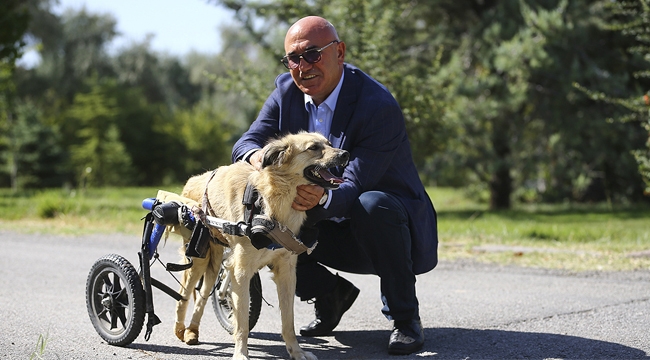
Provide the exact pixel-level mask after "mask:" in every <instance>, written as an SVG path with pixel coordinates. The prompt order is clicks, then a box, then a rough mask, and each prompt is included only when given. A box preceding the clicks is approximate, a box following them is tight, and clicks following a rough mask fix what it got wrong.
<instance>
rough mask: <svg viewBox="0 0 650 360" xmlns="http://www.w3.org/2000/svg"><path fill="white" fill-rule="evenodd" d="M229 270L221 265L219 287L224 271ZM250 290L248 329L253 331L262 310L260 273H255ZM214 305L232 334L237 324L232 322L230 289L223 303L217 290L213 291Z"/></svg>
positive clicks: (225, 327)
mask: <svg viewBox="0 0 650 360" xmlns="http://www.w3.org/2000/svg"><path fill="white" fill-rule="evenodd" d="M225 271H228V270H226V268H225V267H224V266H223V264H222V265H221V269H220V270H219V276H218V277H217V284H216V286H217V288H218V287H219V286H220V284H221V281H222V280H223V278H224V277H225V275H224V272H225ZM249 290H250V302H249V306H248V331H252V330H253V328H254V327H255V324H257V320H259V318H260V312H261V311H262V280H261V279H260V274H259V273H255V275H253V277H252V278H251V283H250V286H249ZM212 307H213V308H214V313H215V314H216V315H217V320H219V324H221V327H223V328H224V329H225V330H226V331H227V332H228V333H229V334H230V335H232V333H233V331H234V330H235V326H234V324H233V323H232V314H233V312H232V296H231V295H230V289H228V291H227V292H226V299H225V300H224V301H223V303H221V302H220V301H219V294H217V291H216V290H215V291H213V292H212Z"/></svg>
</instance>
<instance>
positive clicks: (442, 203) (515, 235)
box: [429, 188, 650, 271]
mask: <svg viewBox="0 0 650 360" xmlns="http://www.w3.org/2000/svg"><path fill="white" fill-rule="evenodd" d="M429 194H430V196H431V199H432V201H433V202H434V204H435V205H436V208H437V209H438V218H439V219H438V230H439V238H440V249H439V255H440V258H441V259H444V260H456V259H472V260H476V261H482V262H491V263H501V264H514V265H521V266H534V267H543V268H553V269H565V270H570V271H586V270H590V271H591V270H635V269H650V253H649V254H648V255H645V256H642V254H639V253H641V252H645V251H650V206H648V205H645V206H642V205H636V206H617V207H612V206H608V205H607V204H578V205H576V204H556V205H537V206H534V205H527V206H526V205H516V206H515V207H514V208H513V209H511V210H506V211H489V210H488V209H487V206H486V205H482V204H478V203H474V202H472V201H470V200H468V199H467V198H465V197H464V196H463V192H462V191H459V190H453V189H438V188H435V189H429Z"/></svg>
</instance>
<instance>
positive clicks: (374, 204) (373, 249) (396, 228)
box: [296, 191, 419, 320]
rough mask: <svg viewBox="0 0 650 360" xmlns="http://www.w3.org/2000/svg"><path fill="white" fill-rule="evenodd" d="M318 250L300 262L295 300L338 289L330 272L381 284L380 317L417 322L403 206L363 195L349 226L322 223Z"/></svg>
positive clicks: (391, 198) (380, 195)
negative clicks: (370, 276)
mask: <svg viewBox="0 0 650 360" xmlns="http://www.w3.org/2000/svg"><path fill="white" fill-rule="evenodd" d="M315 227H316V228H317V229H318V246H316V249H315V250H314V251H313V252H312V253H311V254H310V255H307V253H303V254H301V255H300V256H299V257H298V265H297V268H296V271H297V284H296V295H298V296H299V297H300V298H301V300H303V301H304V300H309V299H312V298H314V297H316V298H317V297H318V296H320V295H323V294H326V293H328V292H330V291H332V290H333V289H334V287H335V286H336V279H337V278H336V275H334V274H332V273H331V272H330V271H329V270H328V269H327V268H326V267H324V266H323V265H327V266H328V267H331V268H334V269H337V270H340V271H344V272H349V273H356V274H374V275H378V276H379V278H380V284H381V285H380V286H381V294H382V301H383V302H384V305H385V306H384V308H383V309H382V312H384V314H385V315H387V317H388V318H389V319H391V318H392V319H393V320H412V319H419V312H418V300H417V297H416V294H415V274H414V273H413V262H412V260H411V235H410V231H409V224H408V217H407V213H406V210H405V209H404V207H403V205H402V203H401V202H400V201H399V200H398V199H397V198H395V197H394V196H392V195H390V194H387V193H384V192H380V191H369V192H365V193H363V194H361V196H360V197H359V198H358V199H357V201H356V203H355V204H354V206H353V208H352V212H351V214H350V219H349V220H344V221H342V222H335V221H331V220H322V221H319V222H317V223H316V224H315Z"/></svg>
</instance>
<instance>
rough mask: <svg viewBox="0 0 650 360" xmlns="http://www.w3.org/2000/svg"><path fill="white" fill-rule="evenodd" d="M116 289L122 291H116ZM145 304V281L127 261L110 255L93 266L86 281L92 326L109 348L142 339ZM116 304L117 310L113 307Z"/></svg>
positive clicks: (87, 302) (87, 301) (87, 305)
mask: <svg viewBox="0 0 650 360" xmlns="http://www.w3.org/2000/svg"><path fill="white" fill-rule="evenodd" d="M115 285H118V286H119V288H118V289H116V288H115ZM116 290H117V291H116ZM116 295H117V296H116ZM102 300H106V301H107V302H108V303H109V306H105V305H104V304H103V302H102ZM109 300H110V301H109ZM144 303H145V293H144V290H143V288H142V281H141V280H140V276H139V275H138V272H137V271H136V270H135V268H134V267H133V265H131V263H130V262H129V261H128V260H126V259H125V258H123V257H122V256H120V255H116V254H110V255H105V256H103V257H101V258H100V259H99V260H97V261H96V262H95V264H93V266H92V268H91V269H90V273H89V274H88V279H87V280H86V307H87V308H88V315H89V316H90V322H92V324H93V326H94V327H95V330H96V331H97V333H98V334H99V336H101V337H102V339H104V340H105V341H106V342H107V343H108V344H109V345H115V346H126V345H128V344H130V343H132V342H133V341H134V340H135V339H136V338H137V337H138V335H140V331H142V326H143V324H144V316H145V305H144ZM115 304H117V305H118V306H113V305H115ZM109 307H110V308H111V309H110V310H109ZM107 310H108V311H107ZM111 327H113V328H111Z"/></svg>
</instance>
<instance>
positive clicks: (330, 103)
mask: <svg viewBox="0 0 650 360" xmlns="http://www.w3.org/2000/svg"><path fill="white" fill-rule="evenodd" d="M344 77H345V71H343V72H342V73H341V80H339V83H338V85H336V87H335V88H334V91H332V93H331V94H330V96H328V97H327V99H325V101H323V102H322V104H325V105H327V107H328V108H329V109H330V110H332V111H334V109H335V108H336V102H337V101H338V99H339V93H340V92H341V87H342V86H343V78H344ZM322 104H321V105H322ZM309 105H313V106H314V107H316V104H314V100H313V99H312V98H311V96H309V95H307V94H305V109H307V111H309V109H310V106H309Z"/></svg>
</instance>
